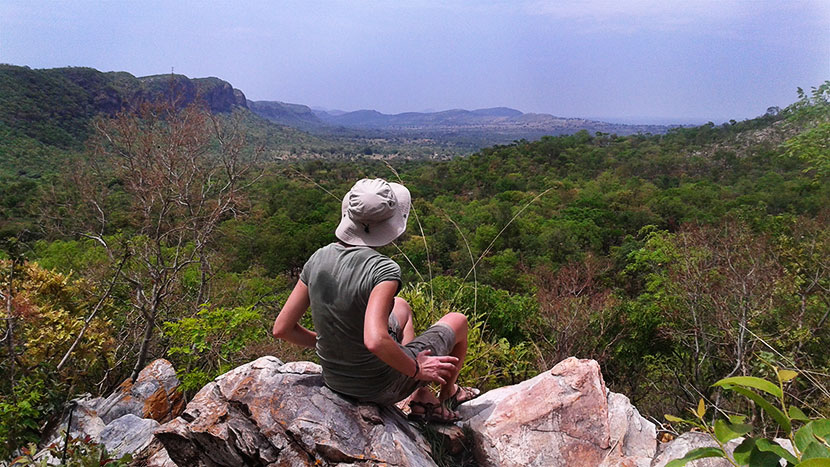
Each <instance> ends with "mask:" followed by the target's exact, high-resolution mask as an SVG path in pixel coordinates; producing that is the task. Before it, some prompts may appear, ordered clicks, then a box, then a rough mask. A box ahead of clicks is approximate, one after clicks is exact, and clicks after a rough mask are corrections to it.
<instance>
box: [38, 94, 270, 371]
mask: <svg viewBox="0 0 830 467" xmlns="http://www.w3.org/2000/svg"><path fill="white" fill-rule="evenodd" d="M235 123H238V122H237V121H234V120H231V121H227V122H226V121H223V120H220V119H219V117H216V116H213V115H211V114H210V113H209V112H208V111H207V110H206V109H204V108H202V107H201V106H200V105H198V104H191V105H188V106H186V107H184V108H180V107H178V106H177V104H176V102H175V100H169V101H161V102H155V103H144V104H142V105H141V106H140V107H139V109H138V111H137V112H129V111H122V112H120V113H118V114H117V115H116V116H115V117H114V118H102V119H99V120H97V121H96V123H95V128H96V139H95V145H94V148H95V152H94V154H93V155H94V157H90V158H89V159H88V163H87V164H85V165H84V166H83V167H82V168H83V169H84V170H82V171H79V172H78V173H77V175H73V176H72V178H71V182H72V183H71V185H70V186H69V187H68V190H69V191H68V194H66V195H64V197H63V199H60V200H59V202H57V203H55V206H56V207H57V208H58V211H57V212H55V213H54V214H53V221H55V225H56V226H57V227H59V228H65V229H67V230H70V231H75V232H77V233H79V234H80V235H82V236H84V237H87V238H90V239H93V240H94V241H96V242H97V243H98V244H99V245H100V246H101V247H103V248H104V249H105V250H106V251H107V255H108V256H109V257H110V258H113V259H115V258H118V257H120V256H122V253H120V252H119V251H123V255H126V256H127V257H129V258H130V260H129V262H128V264H127V265H125V267H123V268H122V269H120V270H119V276H120V278H121V279H122V280H123V281H124V282H125V283H126V285H127V286H128V287H129V288H130V289H131V293H130V296H131V307H132V308H133V310H134V311H135V312H136V313H137V314H138V316H139V317H140V319H141V320H142V321H143V324H142V327H143V334H142V336H141V337H140V338H139V346H138V350H137V352H136V356H135V363H134V366H133V369H132V377H133V378H135V377H136V376H137V375H138V373H139V372H140V371H141V369H142V368H143V367H144V365H145V364H146V361H147V358H148V354H149V351H150V345H151V343H152V342H153V338H154V335H155V329H156V327H157V326H158V322H159V321H160V320H163V319H164V317H165V316H166V315H169V312H170V311H171V309H172V308H176V307H178V308H179V309H180V310H182V308H183V307H187V306H188V304H189V307H191V308H190V309H191V310H194V311H195V310H196V309H197V307H198V306H199V305H200V304H202V303H205V302H207V301H208V300H209V299H210V294H211V291H210V287H209V282H210V278H211V277H212V275H213V274H214V272H213V270H212V266H211V259H210V258H211V252H212V250H211V242H212V240H213V238H214V236H215V233H216V231H217V229H218V227H219V224H220V222H222V221H223V220H225V219H227V218H229V217H231V216H235V215H237V214H239V212H240V211H239V209H240V207H241V204H242V202H243V193H244V191H245V188H246V187H247V186H249V185H250V184H251V183H253V181H254V180H256V177H254V178H250V177H249V176H250V175H251V172H250V171H251V170H252V167H253V162H254V160H255V156H256V153H254V154H253V155H252V154H246V153H245V151H246V150H247V147H246V142H245V138H244V136H243V134H242V133H241V131H240V129H239V127H238V126H235ZM246 177H248V178H246ZM102 180H108V181H109V183H108V184H107V185H106V186H102V185H101V181H102ZM127 213H128V215H127V217H126V218H124V219H123V220H122V221H121V222H123V224H122V226H123V228H127V229H129V230H131V231H133V232H134V233H133V235H132V237H131V238H129V239H122V241H121V242H118V243H113V242H112V241H111V240H112V238H110V237H108V235H107V234H108V233H110V232H111V229H112V228H113V225H112V224H116V226H117V225H118V224H119V219H118V217H119V216H123V215H125V214H127ZM73 221H75V222H76V223H75V224H72V222H73ZM122 238H123V237H122ZM125 240H126V241H125ZM192 267H196V268H198V274H197V276H198V278H197V280H196V281H195V284H193V286H192V287H188V286H187V284H183V282H182V276H183V274H184V273H185V271H186V270H188V269H189V268H192ZM185 309H186V308H185ZM182 311H183V310H182Z"/></svg>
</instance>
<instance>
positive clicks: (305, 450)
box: [156, 357, 435, 466]
mask: <svg viewBox="0 0 830 467" xmlns="http://www.w3.org/2000/svg"><path fill="white" fill-rule="evenodd" d="M156 437H157V438H158V439H159V440H160V441H161V443H162V444H164V446H165V448H166V449H167V452H168V453H169V455H170V457H171V459H172V460H173V461H174V462H176V463H177V464H178V465H187V466H214V465H222V466H239V465H300V466H302V465H377V464H385V465H392V466H429V465H435V464H434V462H433V461H432V459H431V458H430V452H429V446H428V444H427V443H426V441H425V440H424V438H423V436H422V435H421V434H420V433H419V432H418V431H417V430H415V429H414V428H413V427H412V426H410V425H409V424H408V423H407V422H406V420H405V419H404V417H403V416H402V414H401V413H400V412H398V411H397V410H396V409H389V408H379V407H378V406H376V405H374V404H356V403H355V402H353V401H350V400H346V399H344V398H343V397H341V396H339V395H337V394H335V393H333V392H332V391H330V390H329V389H328V388H326V387H325V386H324V385H323V381H322V375H321V374H320V367H319V366H317V365H315V364H313V363H309V362H293V363H285V364H284V363H283V362H281V361H280V360H279V359H277V358H275V357H262V358H260V359H258V360H256V361H253V362H251V363H248V364H246V365H243V366H241V367H238V368H236V369H234V370H232V371H230V372H228V373H226V374H224V375H222V376H220V377H219V378H217V379H216V381H214V382H212V383H210V384H208V385H207V386H205V387H204V388H202V390H201V391H199V393H198V394H196V396H195V397H194V398H193V400H192V401H191V402H190V403H189V404H188V406H187V408H186V409H185V411H184V413H183V414H182V415H181V416H180V417H178V418H176V419H175V420H173V421H171V422H169V423H167V424H165V425H163V426H162V427H160V428H159V429H158V430H157V431H156Z"/></svg>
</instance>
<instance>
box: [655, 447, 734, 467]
mask: <svg viewBox="0 0 830 467" xmlns="http://www.w3.org/2000/svg"><path fill="white" fill-rule="evenodd" d="M706 457H723V458H725V457H726V454H725V453H724V452H723V450H722V449H721V448H712V447H708V448H697V449H692V450H691V451H689V452H687V453H686V455H685V456H683V457H681V458H680V459H675V460H673V461H671V462H669V463H668V464H666V467H683V466H684V465H686V463H687V462H689V461H693V460H697V459H704V458H706Z"/></svg>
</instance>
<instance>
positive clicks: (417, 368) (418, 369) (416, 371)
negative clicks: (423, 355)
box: [412, 358, 421, 379]
mask: <svg viewBox="0 0 830 467" xmlns="http://www.w3.org/2000/svg"><path fill="white" fill-rule="evenodd" d="M420 371H421V365H419V364H418V359H417V358H416V359H415V374H414V375H412V379H415V378H417V377H418V372H420Z"/></svg>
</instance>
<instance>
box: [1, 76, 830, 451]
mask: <svg viewBox="0 0 830 467" xmlns="http://www.w3.org/2000/svg"><path fill="white" fill-rule="evenodd" d="M798 98H799V100H798V101H797V102H796V103H795V104H793V105H792V106H790V107H788V108H787V109H783V110H780V111H778V110H776V109H771V110H770V111H769V112H768V113H767V114H766V115H764V116H762V117H759V118H757V119H753V120H747V121H743V122H734V121H733V122H730V123H727V124H724V125H714V124H708V125H703V126H700V127H695V128H676V129H673V130H671V131H669V133H667V134H665V135H633V136H624V137H623V136H617V135H613V134H601V133H597V134H588V133H587V132H579V133H576V134H573V135H569V136H557V137H543V138H541V139H540V140H537V141H524V140H522V141H516V142H514V143H513V144H509V145H502V146H494V147H490V148H487V149H484V150H481V151H479V152H477V153H475V154H473V155H471V156H468V157H459V158H454V159H452V160H446V161H427V160H399V159H395V160H378V158H371V159H370V158H366V159H354V158H352V157H348V158H345V157H332V158H317V159H314V160H307V161H303V160H291V161H286V160H281V161H280V160H273V159H269V157H268V154H269V151H279V150H280V148H279V147H272V145H276V144H278V143H277V142H275V141H276V140H274V139H269V138H264V137H263V136H262V135H263V134H264V133H263V132H264V131H265V130H263V128H265V127H262V126H257V125H260V124H259V123H257V124H256V125H254V124H251V121H250V119H249V117H248V116H246V115H244V114H243V113H240V112H231V113H216V112H210V109H209V108H208V107H207V106H205V105H200V104H199V103H198V102H197V101H194V103H192V104H190V105H187V106H177V105H174V104H173V103H171V102H170V100H166V101H162V102H143V103H141V104H140V105H135V106H132V107H131V109H129V110H128V111H123V112H112V113H105V114H104V115H98V116H89V117H90V118H92V120H89V121H90V122H91V125H88V126H85V127H84V128H83V129H82V130H81V129H78V127H76V126H75V125H76V123H77V122H75V121H74V120H73V119H74V118H76V116H75V115H74V114H72V115H67V116H64V117H61V116H60V115H55V118H58V119H62V120H61V121H62V122H64V123H62V124H60V125H57V126H56V128H62V129H63V131H65V132H66V133H67V134H70V135H73V136H72V138H73V139H72V141H74V142H72V143H71V144H70V145H68V146H65V147H63V148H61V147H60V145H51V144H45V143H44V142H43V141H42V138H41V139H39V138H40V136H38V135H34V136H33V134H31V133H30V132H31V131H34V130H32V129H29V128H27V127H26V124H25V119H24V121H22V123H15V124H13V125H12V124H9V123H8V119H6V120H3V123H4V125H2V126H0V130H2V131H4V132H6V135H13V136H14V138H13V140H14V141H16V143H15V146H14V148H12V149H10V146H8V145H7V146H6V147H5V148H3V151H5V152H3V153H2V154H3V155H4V158H6V157H15V158H16V159H17V160H19V161H23V162H21V163H19V164H24V165H25V161H28V160H29V159H30V158H31V160H33V161H37V164H38V167H44V166H45V165H46V166H48V167H49V169H48V170H44V171H43V173H44V174H45V175H44V176H42V177H39V178H31V177H25V174H23V175H21V174H19V173H17V174H12V173H6V176H5V178H4V179H3V184H2V187H0V231H2V236H3V243H2V249H3V253H2V258H3V259H2V262H0V293H2V302H3V305H4V306H3V310H2V312H0V315H2V319H3V324H2V339H3V340H2V346H0V368H2V374H3V375H6V377H4V378H3V379H2V381H0V408H2V411H0V458H6V457H8V456H9V455H10V454H11V453H12V452H13V451H14V449H16V448H17V447H19V446H21V445H22V444H23V443H24V442H27V441H31V440H36V439H37V438H38V434H39V432H40V430H41V429H42V427H43V425H44V424H45V423H46V422H47V421H48V420H50V418H52V417H54V416H55V415H56V414H57V413H59V412H60V411H61V410H63V408H64V404H65V403H66V401H67V400H68V399H70V398H71V397H74V396H76V395H78V394H81V393H83V392H91V393H108V392H109V391H111V390H112V389H113V388H114V387H116V386H117V385H118V384H120V383H121V382H122V381H123V380H124V379H125V378H128V377H130V376H131V375H135V374H136V372H137V370H140V369H141V367H142V366H143V364H144V363H145V362H147V361H148V359H151V358H156V357H164V358H167V359H169V360H170V361H171V362H173V364H174V365H175V367H176V368H177V369H178V371H179V376H180V378H181V379H182V381H183V383H184V386H185V388H186V389H187V391H189V393H188V394H187V396H188V397H189V396H192V395H193V393H194V392H195V391H197V390H198V389H199V388H200V387H201V386H202V385H203V384H205V383H206V382H207V381H210V380H211V379H212V378H214V377H215V376H217V375H218V374H220V373H222V372H224V371H227V370H228V369H230V368H233V367H235V366H236V365H238V364H240V363H243V362H246V361H249V360H251V359H253V358H256V357H258V356H261V355H266V354H271V355H276V356H278V357H279V358H281V359H283V360H286V361H288V360H292V359H297V358H303V359H310V360H314V358H315V356H314V355H313V354H312V353H308V352H301V351H300V350H299V349H297V348H294V347H292V346H290V345H287V344H284V343H281V342H277V341H274V340H273V339H272V338H271V337H270V332H269V329H270V324H271V323H272V322H273V319H274V317H275V316H276V314H277V313H278V311H279V307H280V305H281V304H282V303H283V301H284V300H285V298H286V297H287V294H288V292H289V291H290V289H291V287H293V285H294V283H295V282H296V280H297V276H298V274H299V272H300V270H301V268H302V266H303V264H304V262H305V260H306V259H307V258H308V256H309V255H310V254H311V253H312V252H313V251H315V250H316V249H317V248H319V247H320V246H323V245H325V244H327V243H329V242H331V241H332V240H333V239H334V236H333V231H334V228H335V226H336V224H337V221H338V220H339V210H340V198H341V197H342V195H343V194H344V193H345V192H346V191H347V190H348V188H349V187H350V186H351V185H352V184H353V183H354V181H355V180H357V179H359V178H361V177H383V178H386V179H389V180H395V181H401V182H402V183H403V184H405V185H406V186H407V187H408V188H409V189H410V190H411V192H412V195H413V200H414V205H413V207H414V210H415V213H414V215H413V216H412V219H411V220H410V224H409V228H408V233H407V234H406V235H405V236H404V237H403V238H402V239H400V240H398V242H397V243H396V245H393V246H389V247H385V248H384V249H383V250H382V251H383V252H384V253H386V254H388V255H389V256H390V257H392V258H393V259H395V260H396V261H397V262H398V263H399V264H401V266H402V270H403V272H404V279H405V282H406V286H405V288H404V290H403V291H402V292H401V294H402V295H403V296H404V297H405V298H406V299H407V300H409V302H410V303H411V304H412V305H413V308H414V312H415V315H416V320H417V324H418V327H419V328H424V327H426V326H427V325H428V324H429V323H431V322H432V321H433V320H435V319H436V318H437V317H438V316H440V315H441V314H443V313H445V312H446V311H449V310H456V311H461V312H464V313H465V314H466V315H467V316H468V318H469V320H470V323H471V326H472V331H471V339H470V345H471V348H470V352H469V355H468V365H467V366H466V367H465V370H464V373H463V374H462V380H463V381H464V382H466V383H469V384H473V385H476V386H479V387H482V388H492V387H496V386H499V385H503V384H509V383H514V382H518V381H520V380H523V379H526V378H527V377H529V376H533V375H535V374H537V373H538V372H540V371H543V370H545V369H548V368H550V367H551V366H552V365H553V364H555V363H556V362H558V361H559V360H561V359H563V358H565V357H568V356H571V355H575V356H577V357H580V358H594V359H596V360H597V361H599V362H600V364H601V365H602V369H603V375H604V376H605V378H606V382H607V383H608V386H609V387H610V389H612V390H613V391H616V392H620V393H624V394H626V395H628V396H629V397H630V398H631V399H632V402H633V403H634V404H635V405H636V406H637V407H638V408H639V409H640V411H641V412H643V413H644V414H646V415H648V416H650V417H651V418H652V419H654V420H658V421H659V420H662V415H663V414H665V413H670V414H681V413H682V412H684V411H686V408H687V407H692V406H695V405H696V404H697V401H698V399H699V398H701V397H702V398H704V399H706V400H707V401H709V402H710V403H712V404H715V405H717V406H718V407H719V408H720V409H721V410H724V411H732V410H744V411H745V410H750V411H752V410H755V409H753V408H752V407H747V406H746V405H745V403H744V402H741V401H740V400H737V399H734V398H732V397H731V396H729V395H728V393H721V389H720V388H716V387H711V385H712V383H714V382H715V381H717V380H718V379H720V378H724V377H727V376H738V375H755V376H768V375H770V374H772V371H773V370H772V367H771V366H772V365H774V366H777V367H779V368H789V369H795V370H798V371H800V372H802V374H803V375H804V376H805V377H803V378H799V379H798V380H797V381H796V382H794V383H793V384H791V385H789V386H787V387H786V391H787V394H788V395H789V396H790V397H792V398H794V399H795V400H797V401H799V403H800V404H801V405H802V406H804V407H806V408H807V410H808V412H809V415H812V416H821V415H823V416H827V415H828V414H830V402H828V401H830V393H828V387H830V377H828V376H827V375H828V373H830V355H828V354H827V352H826V350H825V349H826V348H827V347H828V345H830V323H828V320H830V318H828V314H830V259H829V258H830V222H828V221H829V220H830V210H828V201H830V184H829V183H828V178H827V177H828V174H830V171H828V168H830V161H828V159H830V157H828V147H829V146H830V145H829V144H828V141H830V137H828V136H829V135H830V82H827V83H824V84H822V85H821V86H819V87H817V88H814V89H812V90H811V91H808V92H801V91H800V92H799V96H798ZM33 111H38V112H40V111H43V109H39V108H37V107H35V110H33ZM16 115H20V113H18V114H16ZM85 121H86V120H85ZM269 131H270V130H269ZM35 136H37V137H35ZM61 138H63V136H61ZM5 141H10V140H9V139H6V140H5ZM4 144H8V143H4ZM55 148H57V149H55ZM55 151H59V154H58V153H57V152H55ZM56 161H58V162H56ZM18 166H20V165H18ZM304 323H305V324H306V325H308V326H310V325H311V322H310V316H306V319H305V321H304ZM742 404H744V405H742ZM754 416H755V417H756V418H761V415H760V412H754Z"/></svg>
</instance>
